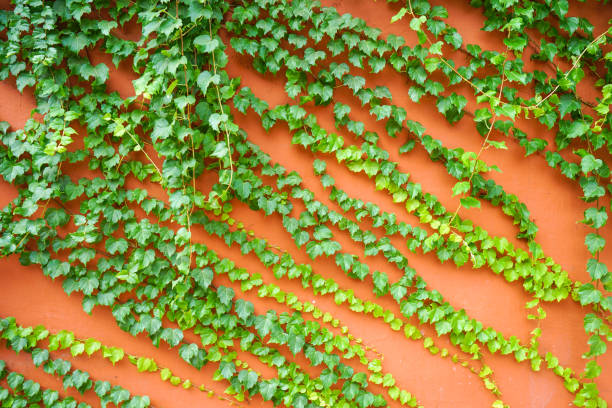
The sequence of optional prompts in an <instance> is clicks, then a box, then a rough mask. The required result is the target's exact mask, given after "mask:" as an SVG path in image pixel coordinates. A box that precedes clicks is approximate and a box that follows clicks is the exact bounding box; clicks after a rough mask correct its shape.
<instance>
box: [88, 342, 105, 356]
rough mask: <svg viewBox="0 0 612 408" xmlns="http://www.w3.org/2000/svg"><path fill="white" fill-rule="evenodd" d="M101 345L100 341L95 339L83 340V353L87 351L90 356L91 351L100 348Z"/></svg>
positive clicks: (93, 351)
mask: <svg viewBox="0 0 612 408" xmlns="http://www.w3.org/2000/svg"><path fill="white" fill-rule="evenodd" d="M101 347H102V343H100V342H99V341H98V340H96V339H87V340H85V353H87V355H88V356H91V355H92V354H93V353H95V352H96V351H98V350H100V348H101Z"/></svg>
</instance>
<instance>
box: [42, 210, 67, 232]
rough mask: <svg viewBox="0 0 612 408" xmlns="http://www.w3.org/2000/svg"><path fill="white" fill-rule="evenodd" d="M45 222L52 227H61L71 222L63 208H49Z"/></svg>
mask: <svg viewBox="0 0 612 408" xmlns="http://www.w3.org/2000/svg"><path fill="white" fill-rule="evenodd" d="M45 220H46V221H47V224H49V226H50V227H53V228H54V227H61V226H64V225H66V224H67V223H68V221H70V216H69V215H68V214H67V213H66V211H64V210H63V209H61V208H48V209H47V211H46V212H45Z"/></svg>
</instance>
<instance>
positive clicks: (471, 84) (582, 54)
mask: <svg viewBox="0 0 612 408" xmlns="http://www.w3.org/2000/svg"><path fill="white" fill-rule="evenodd" d="M408 7H409V8H410V14H411V15H412V17H414V18H417V16H416V14H414V11H413V9H412V0H408ZM607 33H608V31H607V30H606V31H604V32H603V33H601V34H599V35H598V36H597V37H596V38H595V39H594V40H593V41H591V42H590V43H589V44H588V45H587V46H586V47H584V49H583V50H582V52H581V53H580V55H579V56H578V58H576V61H575V62H574V64H573V65H572V67H571V68H570V70H569V71H567V72H566V73H565V75H564V76H563V77H564V78H567V76H568V75H569V74H570V73H571V72H572V71H573V70H574V69H576V68H577V67H578V63H579V62H580V60H581V59H582V57H583V56H584V53H585V52H586V51H587V50H588V49H589V47H590V46H591V45H593V44H594V43H596V42H597V41H599V40H600V39H601V38H602V37H604V36H605V35H606V34H607ZM423 34H424V35H425V38H426V39H427V42H428V43H429V45H432V41H431V39H430V38H429V36H428V35H427V34H425V32H423ZM440 61H442V62H443V63H444V64H445V65H446V66H447V67H449V68H450V69H451V70H452V71H453V72H454V73H455V74H456V75H458V76H459V77H460V78H461V79H462V80H463V81H465V82H467V83H468V84H469V85H470V86H472V87H473V88H474V89H476V91H478V93H481V94H484V91H483V90H482V89H481V88H480V87H478V86H476V85H475V84H474V83H473V82H472V81H470V80H469V79H467V78H466V77H464V76H463V75H461V73H459V71H457V69H456V68H455V67H453V66H452V65H451V64H449V63H448V61H447V60H446V58H444V57H441V58H440ZM502 69H503V66H502ZM559 87H560V84H557V86H556V87H555V88H554V89H553V90H552V91H551V92H550V93H549V94H548V95H546V97H544V99H542V100H540V101H539V102H538V103H536V104H535V105H523V104H521V105H519V106H520V107H522V108H525V109H529V110H533V109H536V108H537V107H538V106H540V105H541V104H542V103H543V102H544V101H545V100H547V99H548V98H550V97H551V96H552V95H554V94H555V92H556V91H557V89H559ZM500 97H501V95H500ZM498 99H499V97H498ZM580 101H581V102H583V103H585V105H587V106H589V104H588V103H587V102H584V101H582V100H580Z"/></svg>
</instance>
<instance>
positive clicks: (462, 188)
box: [453, 181, 471, 205]
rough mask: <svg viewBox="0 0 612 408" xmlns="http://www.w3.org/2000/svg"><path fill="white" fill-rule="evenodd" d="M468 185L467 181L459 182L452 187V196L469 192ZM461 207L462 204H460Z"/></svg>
mask: <svg viewBox="0 0 612 408" xmlns="http://www.w3.org/2000/svg"><path fill="white" fill-rule="evenodd" d="M470 187H471V186H470V183H469V182H467V181H460V182H458V183H456V184H455V185H454V186H453V195H454V196H456V195H460V194H464V193H467V192H468V191H470ZM461 204H462V205H463V203H461Z"/></svg>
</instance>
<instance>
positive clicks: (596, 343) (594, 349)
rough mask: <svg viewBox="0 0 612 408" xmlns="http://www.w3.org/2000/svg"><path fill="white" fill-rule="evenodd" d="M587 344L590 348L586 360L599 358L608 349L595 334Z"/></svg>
mask: <svg viewBox="0 0 612 408" xmlns="http://www.w3.org/2000/svg"><path fill="white" fill-rule="evenodd" d="M588 344H589V346H590V348H589V351H588V352H587V353H586V356H587V358H588V357H597V356H601V355H602V354H605V352H606V350H607V349H608V346H607V345H606V342H605V341H603V340H602V339H601V337H600V336H599V335H596V334H594V335H592V336H591V337H589V341H588Z"/></svg>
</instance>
